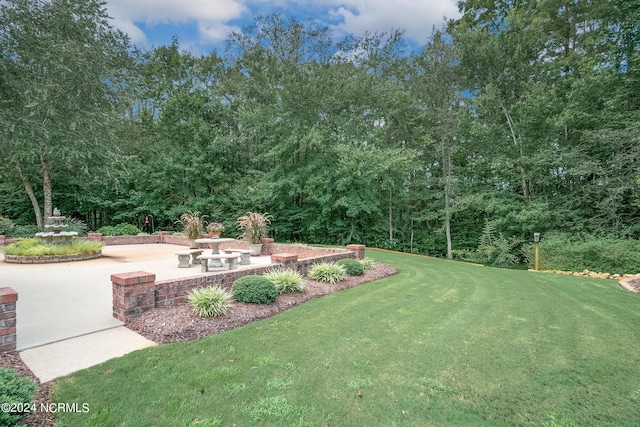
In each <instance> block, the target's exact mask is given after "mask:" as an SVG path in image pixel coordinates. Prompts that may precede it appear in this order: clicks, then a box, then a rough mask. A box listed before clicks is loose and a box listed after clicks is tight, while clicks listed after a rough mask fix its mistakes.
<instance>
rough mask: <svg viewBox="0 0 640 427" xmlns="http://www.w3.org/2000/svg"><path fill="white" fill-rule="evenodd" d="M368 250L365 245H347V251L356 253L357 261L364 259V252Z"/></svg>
mask: <svg viewBox="0 0 640 427" xmlns="http://www.w3.org/2000/svg"><path fill="white" fill-rule="evenodd" d="M366 248H367V247H366V246H365V245H347V250H350V251H353V252H355V253H356V259H364V250H365V249H366Z"/></svg>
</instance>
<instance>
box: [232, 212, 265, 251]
mask: <svg viewBox="0 0 640 427" xmlns="http://www.w3.org/2000/svg"><path fill="white" fill-rule="evenodd" d="M271 218H272V217H271V215H269V214H268V213H266V212H265V213H257V212H247V214H246V215H243V216H241V217H239V218H238V220H237V222H236V224H237V228H238V230H240V231H242V234H240V236H239V238H240V239H244V240H246V241H247V242H249V243H250V244H259V243H262V239H263V238H264V237H268V236H269V225H270V224H271Z"/></svg>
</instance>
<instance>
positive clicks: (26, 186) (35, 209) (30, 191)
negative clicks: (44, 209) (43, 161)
mask: <svg viewBox="0 0 640 427" xmlns="http://www.w3.org/2000/svg"><path fill="white" fill-rule="evenodd" d="M15 167H16V171H17V172H18V176H19V177H20V181H22V185H24V190H25V191H26V192H27V195H28V196H29V200H31V205H32V206H33V213H35V215H36V225H37V226H38V229H40V230H44V223H43V222H42V214H41V213H40V204H39V203H38V199H37V198H36V195H35V193H34V192H33V187H32V186H31V184H30V183H29V181H27V178H26V177H25V176H24V173H22V167H20V162H18V161H17V160H16V162H15Z"/></svg>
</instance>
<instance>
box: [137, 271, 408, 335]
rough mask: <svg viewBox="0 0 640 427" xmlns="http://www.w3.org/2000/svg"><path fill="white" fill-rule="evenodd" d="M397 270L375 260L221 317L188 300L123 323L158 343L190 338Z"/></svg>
mask: <svg viewBox="0 0 640 427" xmlns="http://www.w3.org/2000/svg"><path fill="white" fill-rule="evenodd" d="M397 272H398V270H396V269H395V268H394V267H392V266H390V265H387V264H382V263H376V264H375V265H374V267H373V268H371V269H369V270H367V271H365V273H364V274H363V275H362V276H348V277H347V278H346V279H345V280H342V281H340V282H338V283H336V284H335V285H331V284H328V283H323V282H316V281H314V280H310V279H306V282H307V288H306V289H305V291H304V292H292V293H288V294H283V295H280V296H278V299H277V300H276V301H275V302H274V303H272V304H268V305H262V304H246V303H241V302H236V301H234V302H233V307H232V308H231V309H230V310H229V312H228V313H227V314H226V315H224V316H222V317H210V318H202V317H198V316H196V315H195V314H193V311H192V309H191V306H190V305H189V304H183V305H177V306H173V307H167V308H159V309H155V310H151V311H148V312H146V313H144V314H142V315H141V316H140V317H137V318H136V319H134V320H133V321H131V322H129V323H128V324H127V327H129V328H130V329H132V330H134V331H136V332H137V333H139V334H140V335H143V336H145V337H146V338H148V339H150V340H152V341H155V342H157V343H159V344H166V343H171V342H183V341H192V340H196V339H199V338H203V337H206V336H209V335H214V334H219V333H220V332H224V331H227V330H229V329H233V328H237V327H238V326H243V325H246V324H248V323H252V322H255V321H258V320H261V319H265V318H267V317H271V316H273V315H275V314H278V313H281V312H283V311H285V310H288V309H290V308H292V307H295V306H297V305H300V304H302V303H304V302H306V301H309V300H311V299H313V298H317V297H320V296H323V295H328V294H332V293H334V292H338V291H341V290H343V289H348V288H353V287H355V286H358V285H361V284H363V283H367V282H371V281H373V280H377V279H381V278H383V277H387V276H392V275H394V274H396V273H397Z"/></svg>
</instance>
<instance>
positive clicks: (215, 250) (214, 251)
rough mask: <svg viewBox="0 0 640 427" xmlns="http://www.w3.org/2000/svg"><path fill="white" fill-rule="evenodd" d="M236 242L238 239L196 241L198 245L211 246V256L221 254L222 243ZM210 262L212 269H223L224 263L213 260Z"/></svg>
mask: <svg viewBox="0 0 640 427" xmlns="http://www.w3.org/2000/svg"><path fill="white" fill-rule="evenodd" d="M235 241H236V239H229V238H218V239H209V238H207V239H196V243H197V244H200V243H202V244H207V245H211V255H218V254H220V250H219V246H220V243H227V242H235ZM210 261H211V266H212V267H222V261H220V260H219V259H212V260H210Z"/></svg>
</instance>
